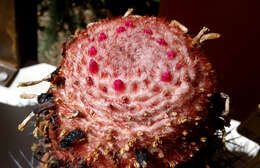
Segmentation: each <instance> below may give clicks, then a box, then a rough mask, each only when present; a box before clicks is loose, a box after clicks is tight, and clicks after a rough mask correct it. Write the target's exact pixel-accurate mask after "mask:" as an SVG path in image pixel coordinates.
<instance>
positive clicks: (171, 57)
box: [167, 51, 176, 59]
mask: <svg viewBox="0 0 260 168" xmlns="http://www.w3.org/2000/svg"><path fill="white" fill-rule="evenodd" d="M167 55H168V57H169V58H170V59H174V58H175V57H176V53H175V52H174V51H168V52H167Z"/></svg>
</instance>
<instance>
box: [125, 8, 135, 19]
mask: <svg viewBox="0 0 260 168" xmlns="http://www.w3.org/2000/svg"><path fill="white" fill-rule="evenodd" d="M133 11H134V9H133V8H129V9H128V10H127V11H126V13H125V14H124V17H127V16H129V15H131V14H132V13H133Z"/></svg>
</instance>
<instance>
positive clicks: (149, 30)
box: [144, 29, 153, 35]
mask: <svg viewBox="0 0 260 168" xmlns="http://www.w3.org/2000/svg"><path fill="white" fill-rule="evenodd" d="M144 32H145V33H146V34H150V35H152V34H153V31H152V30H151V29H144Z"/></svg>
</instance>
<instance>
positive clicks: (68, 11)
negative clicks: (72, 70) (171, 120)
mask: <svg viewBox="0 0 260 168" xmlns="http://www.w3.org/2000/svg"><path fill="white" fill-rule="evenodd" d="M128 8H134V9H135V10H134V14H138V15H149V16H151V15H154V16H160V17H165V18H167V19H168V20H169V21H170V20H172V19H176V20H178V21H179V22H181V23H182V24H184V25H185V26H186V27H188V28H189V34H190V35H191V36H195V35H196V34H197V33H198V32H199V30H200V29H201V28H202V27H203V26H207V27H209V28H210V29H211V31H212V32H218V33H220V34H221V35H222V36H221V38H220V39H218V40H213V41H209V42H206V43H205V44H204V45H203V48H204V51H205V53H206V55H208V57H209V58H210V60H211V62H212V64H213V66H214V67H215V69H216V71H217V77H218V84H219V88H220V91H223V92H225V93H227V94H228V95H230V97H231V118H233V119H236V120H239V121H245V120H246V119H247V118H248V116H250V115H251V116H252V115H254V116H258V120H257V121H255V122H257V123H260V120H259V116H260V115H259V114H257V115H256V111H257V110H256V109H257V106H258V104H259V103H260V88H259V86H260V68H259V67H260V54H259V53H260V52H259V45H260V43H259V39H260V23H259V18H260V12H259V11H260V4H259V2H258V1H257V0H251V1H245V0H236V1H224V0H219V1H206V0H198V1H176V0H124V1H122V0H26V1H25V0H24V1H22V0H0V24H1V26H0V85H2V87H0V103H1V102H2V104H0V118H1V119H2V120H3V122H0V123H1V124H4V123H5V124H4V125H2V127H1V128H3V127H4V128H6V129H5V130H4V133H3V134H2V135H0V136H1V138H0V139H1V140H0V144H1V143H2V142H3V139H6V138H8V136H10V135H12V137H13V138H14V139H15V140H18V139H19V137H20V136H21V135H20V134H19V133H18V132H17V129H16V125H17V124H18V122H19V121H21V120H22V118H23V116H25V115H26V114H27V113H28V111H30V109H32V108H33V107H32V106H33V105H34V103H35V102H36V101H34V102H29V103H28V101H23V102H22V103H21V102H20V100H18V97H17V96H16V97H15V96H12V94H16V95H17V93H18V92H19V93H21V91H18V90H17V89H16V88H15V85H16V84H17V82H18V81H19V80H20V81H24V80H26V79H28V80H29V79H32V80H36V79H38V78H39V77H45V75H46V74H47V73H50V72H51V71H52V70H53V69H55V66H57V65H59V63H60V60H61V49H60V48H61V45H62V43H63V42H64V41H66V39H68V38H70V36H71V35H72V34H74V32H75V30H76V29H84V28H85V27H86V25H87V24H88V23H91V22H95V21H98V20H100V19H104V18H111V17H116V16H119V15H123V14H124V13H125V11H126V10H127V9H128ZM40 63H47V64H46V65H42V64H41V66H37V65H39V64H40ZM31 66H34V69H33V70H32V69H30V68H28V67H31ZM44 70H45V71H44ZM32 71H34V73H32ZM30 73H31V74H30ZM33 74H34V75H33ZM38 74H41V75H38ZM15 81H16V82H15ZM44 87H45V88H47V87H48V86H44ZM35 90H37V89H35ZM18 104H19V106H23V108H20V107H16V106H17V105H18ZM10 105H12V106H10ZM12 114H15V115H12ZM251 118H252V117H251ZM253 118H256V117H253ZM18 120H19V121H18ZM0 121H1V120H0ZM4 121H5V122H4ZM7 121H8V122H7ZM14 125H15V126H14ZM13 126H14V127H13ZM256 127H257V126H256ZM259 127H260V126H259ZM10 132H12V133H14V135H13V134H10V135H9V133H10ZM27 140H28V141H30V138H28V139H27ZM259 140H260V137H259ZM5 143H6V140H5ZM0 156H1V153H0ZM0 162H1V160H0ZM7 167H8V166H7Z"/></svg>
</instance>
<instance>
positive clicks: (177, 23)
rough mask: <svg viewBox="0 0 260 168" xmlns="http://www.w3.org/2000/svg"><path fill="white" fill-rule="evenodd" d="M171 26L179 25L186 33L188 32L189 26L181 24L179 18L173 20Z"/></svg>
mask: <svg viewBox="0 0 260 168" xmlns="http://www.w3.org/2000/svg"><path fill="white" fill-rule="evenodd" d="M169 26H177V27H179V28H180V29H181V30H182V31H183V32H184V33H188V31H189V30H188V28H187V27H185V26H184V25H183V24H181V23H180V22H178V21H177V20H172V21H171V23H170V24H169Z"/></svg>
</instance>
